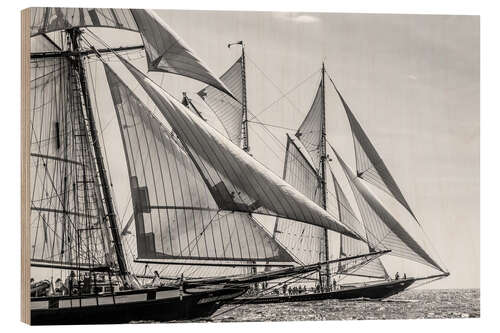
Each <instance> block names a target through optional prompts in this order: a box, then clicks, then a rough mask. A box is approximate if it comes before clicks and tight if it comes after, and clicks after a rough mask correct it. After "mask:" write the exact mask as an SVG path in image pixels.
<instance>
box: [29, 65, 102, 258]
mask: <svg viewBox="0 0 500 333" xmlns="http://www.w3.org/2000/svg"><path fill="white" fill-rule="evenodd" d="M30 72H31V88H30V89H31V91H30V98H31V124H30V125H31V129H30V131H31V152H30V171H31V176H30V181H31V187H30V189H31V193H30V197H31V245H32V249H31V261H32V262H37V263H39V264H47V265H50V264H54V265H55V264H58V265H70V266H75V267H76V266H77V265H78V266H79V265H81V266H85V267H95V266H102V265H105V264H109V263H110V262H111V261H112V258H111V257H110V256H109V252H110V251H109V248H108V247H107V246H108V244H109V234H108V229H107V228H106V226H105V225H104V218H103V207H102V201H101V198H100V192H99V188H98V182H97V181H96V178H95V175H96V172H95V166H94V164H93V159H92V157H91V156H92V154H91V147H90V144H89V138H88V136H87V135H86V133H87V131H86V128H85V126H86V125H85V121H84V118H83V113H82V108H81V101H80V95H79V94H78V90H79V89H80V88H79V85H78V80H77V76H76V75H77V73H76V72H75V71H74V69H72V67H71V65H70V59H67V58H62V57H59V58H46V59H36V60H35V59H33V60H32V61H31V69H30Z"/></svg>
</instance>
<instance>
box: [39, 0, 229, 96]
mask: <svg viewBox="0 0 500 333" xmlns="http://www.w3.org/2000/svg"><path fill="white" fill-rule="evenodd" d="M30 12H31V36H32V37H34V36H37V35H41V34H47V33H50V32H54V31H59V30H66V29H71V28H78V27H98V28H99V27H100V28H116V29H123V30H130V31H137V32H139V33H140V34H141V37H142V40H143V43H144V49H145V51H146V58H147V60H148V69H149V71H157V72H167V73H173V74H179V75H183V76H186V77H190V78H193V79H195V80H199V81H201V82H204V83H206V84H209V85H211V86H213V87H215V88H217V89H220V90H221V91H223V92H225V93H227V94H229V95H230V96H232V93H231V91H230V90H229V89H227V88H226V86H225V85H224V83H222V82H221V81H220V80H219V79H218V78H217V76H215V75H214V74H213V73H212V71H211V70H210V69H209V68H208V66H207V65H206V64H205V63H204V62H203V61H202V60H201V59H200V58H199V57H197V56H196V54H195V53H194V51H193V50H192V49H191V48H190V47H189V46H188V45H187V44H186V42H185V41H183V40H182V38H180V37H179V36H178V35H177V34H176V33H175V32H174V31H173V30H172V29H171V28H170V27H169V26H168V25H167V24H166V23H165V22H163V21H162V20H161V19H160V18H159V17H158V15H156V14H155V13H154V12H153V11H152V10H145V9H113V8H32V9H31V11H30Z"/></svg>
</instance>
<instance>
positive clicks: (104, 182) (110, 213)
mask: <svg viewBox="0 0 500 333" xmlns="http://www.w3.org/2000/svg"><path fill="white" fill-rule="evenodd" d="M67 32H68V34H69V36H70V39H71V45H72V48H73V54H74V58H73V66H74V68H75V70H76V71H78V77H79V81H80V87H81V92H82V98H83V104H84V106H85V110H86V118H87V123H88V131H89V134H90V138H91V139H92V145H93V150H94V157H95V159H96V164H97V172H98V176H99V180H100V182H101V187H102V193H103V197H104V203H105V205H106V216H107V218H108V221H109V226H110V229H111V235H112V237H113V243H114V248H115V252H116V259H117V263H118V268H119V270H120V276H121V277H122V279H123V280H124V281H126V277H127V275H128V270H127V263H126V261H125V255H124V252H123V246H122V242H121V238H120V233H119V230H118V223H117V220H116V215H115V210H114V207H113V199H112V197H111V191H110V186H109V182H108V178H107V176H106V169H105V167H104V159H103V156H102V152H101V146H100V144H99V137H98V135H97V129H96V125H95V119H94V114H93V111H92V104H91V102H90V98H89V91H88V85H87V79H86V74H85V67H84V64H83V58H82V54H81V50H80V42H79V40H80V36H81V34H82V31H81V30H80V29H79V28H73V29H69V30H67Z"/></svg>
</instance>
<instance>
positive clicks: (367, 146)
mask: <svg viewBox="0 0 500 333" xmlns="http://www.w3.org/2000/svg"><path fill="white" fill-rule="evenodd" d="M331 82H332V84H333V86H334V88H335V91H336V92H337V94H338V96H339V98H340V100H341V102H342V105H343V107H344V110H345V112H346V114H347V118H348V120H349V124H350V126H351V131H352V137H353V141H354V149H355V153H356V170H357V176H358V177H360V178H362V179H364V180H366V181H367V182H369V183H370V184H372V185H375V186H377V187H378V188H380V189H382V190H383V191H385V192H387V193H389V194H390V195H392V196H393V197H394V198H395V199H396V200H397V201H399V203H401V205H403V206H404V207H405V208H406V209H407V210H408V212H409V213H410V214H411V215H412V216H413V217H414V218H415V220H416V221H417V223H418V220H417V218H416V216H415V214H414V213H413V211H412V210H411V208H410V205H409V204H408V202H407V201H406V199H405V197H404V196H403V193H402V192H401V190H400V189H399V187H398V185H397V184H396V181H395V180H394V178H393V177H392V175H391V173H390V172H389V169H387V166H386V165H385V163H384V161H383V160H382V158H381V157H380V155H379V154H378V152H377V150H376V149H375V147H374V146H373V144H372V143H371V141H370V139H369V138H368V136H367V135H366V133H365V132H364V130H363V128H362V127H361V125H360V124H359V122H358V120H357V119H356V117H355V116H354V114H353V113H352V111H351V109H350V108H349V105H347V103H346V101H345V100H344V97H343V96H342V95H341V94H340V91H339V90H338V89H337V87H336V86H335V84H334V83H333V81H331Z"/></svg>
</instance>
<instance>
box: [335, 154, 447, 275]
mask: <svg viewBox="0 0 500 333" xmlns="http://www.w3.org/2000/svg"><path fill="white" fill-rule="evenodd" d="M334 152H335V155H336V156H337V160H338V161H339V163H340V165H341V167H342V169H343V170H344V172H345V174H346V177H347V179H348V181H349V185H350V187H351V189H352V191H353V193H354V196H355V199H356V202H357V204H358V207H359V210H360V213H361V215H362V219H363V223H364V226H365V229H366V237H367V240H368V243H369V244H372V246H376V247H385V248H388V249H391V250H392V252H391V255H394V256H399V257H402V258H406V259H410V260H413V261H415V262H418V263H422V264H425V265H428V266H431V267H433V268H435V269H438V270H439V271H441V272H444V270H443V269H442V268H441V267H440V265H439V264H438V263H437V262H436V261H435V260H434V259H433V258H432V257H431V256H430V255H429V254H428V253H427V251H425V250H424V248H423V247H422V246H421V245H420V244H419V243H418V242H417V241H416V240H415V239H414V238H413V237H412V236H411V235H410V234H409V233H408V232H407V231H406V230H405V229H404V228H403V227H402V226H401V224H400V223H399V222H398V221H397V220H396V219H395V218H394V217H393V216H392V214H391V213H390V212H389V211H387V209H385V208H384V206H383V205H382V204H381V203H380V201H379V200H378V199H377V198H376V197H375V196H374V195H373V194H372V193H371V191H370V190H369V189H368V188H367V187H366V186H365V185H364V184H363V183H362V181H361V179H360V178H358V177H356V175H355V174H354V173H353V172H352V171H351V169H350V168H349V166H347V164H345V163H344V161H343V160H342V158H341V157H340V156H339V155H338V154H337V152H336V151H334Z"/></svg>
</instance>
